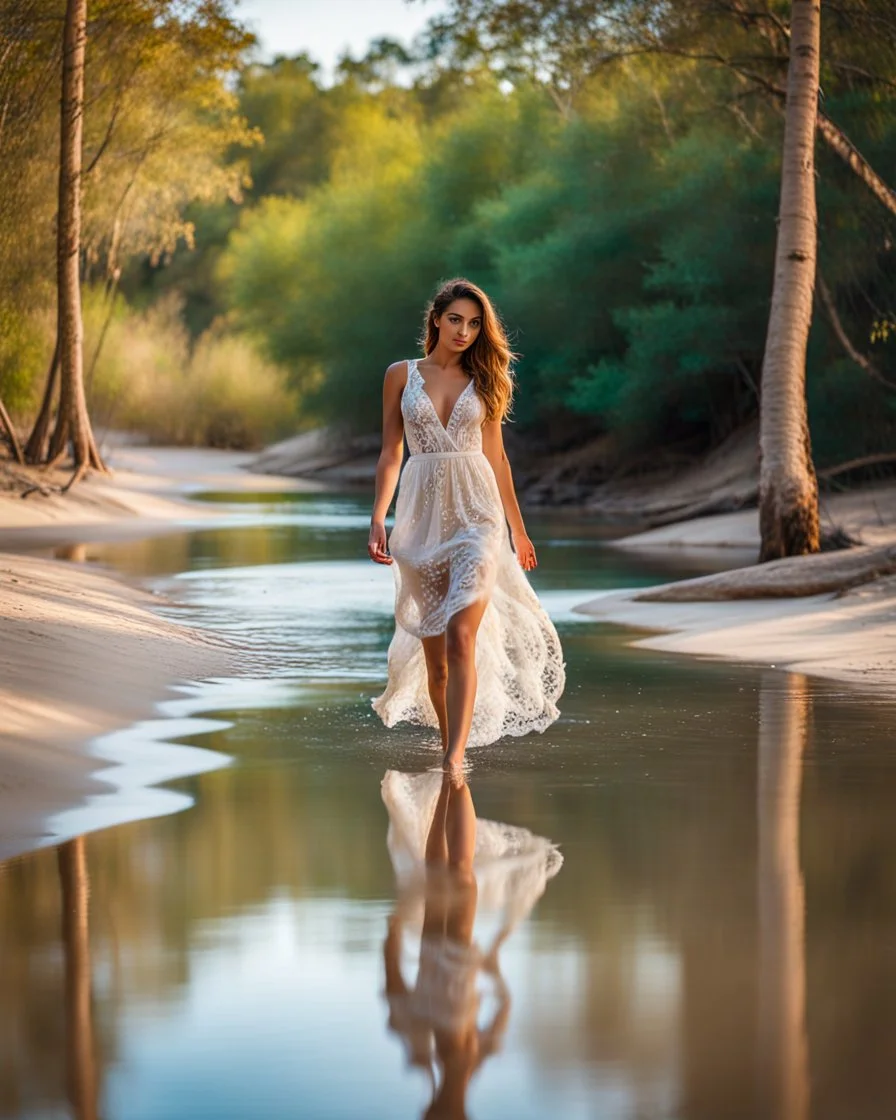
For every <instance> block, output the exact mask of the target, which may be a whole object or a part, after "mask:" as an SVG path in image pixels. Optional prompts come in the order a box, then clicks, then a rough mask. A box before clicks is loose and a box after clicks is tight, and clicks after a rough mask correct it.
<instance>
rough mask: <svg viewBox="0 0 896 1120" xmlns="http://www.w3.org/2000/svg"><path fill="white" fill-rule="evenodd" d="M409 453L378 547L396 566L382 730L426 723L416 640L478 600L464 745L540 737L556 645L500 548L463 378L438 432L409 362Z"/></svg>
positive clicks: (478, 408)
mask: <svg viewBox="0 0 896 1120" xmlns="http://www.w3.org/2000/svg"><path fill="white" fill-rule="evenodd" d="M401 412H402V416H403V418H404V430H405V436H406V437H407V441H408V448H409V450H410V453H411V454H410V457H409V458H408V461H407V463H406V464H405V467H404V471H403V473H402V476H401V485H400V487H399V493H398V500H397V502H396V507H395V526H394V528H393V530H392V533H391V535H390V537H389V550H390V552H391V554H392V556H393V558H394V560H395V563H394V564H393V565H392V570H393V572H394V574H395V636H394V637H393V639H392V642H391V644H390V646H389V656H388V665H389V679H388V683H387V685H386V690H385V692H383V694H382V695H381V696H378V697H377V698H376V699H375V700H374V701H373V707H374V710H375V711H376V712H377V714H378V715H379V716H380V717H381V719H382V720H383V722H384V723H385V724H386V726H387V727H392V726H394V725H395V724H396V723H399V722H400V721H402V720H406V721H409V722H411V723H418V724H423V725H424V726H427V727H437V726H438V721H437V719H436V713H435V709H434V708H433V706H432V703H431V701H430V699H429V692H428V689H427V681H426V662H425V659H424V656H423V646H422V645H421V643H420V639H421V638H427V637H433V636H435V635H436V634H442V633H444V631H445V629H446V627H447V624H448V620H449V618H451V616H452V615H453V614H456V613H457V612H458V611H459V610H462V609H463V608H464V607H468V606H470V605H471V604H472V603H475V602H478V601H480V600H482V599H488V606H487V608H486V611H485V614H484V616H483V619H482V623H481V625H480V627H479V632H478V636H477V642H476V670H477V675H478V687H477V691H476V704H475V707H474V710H473V725H472V728H471V730H470V738H469V745H470V746H474V747H475V746H484V745H485V744H487V743H492V742H494V741H495V740H496V739H499V738H501V736H503V735H525V734H526V733H527V732H529V731H544V729H545V728H546V727H548V726H549V725H550V724H551V723H553V722H554V720H555V719H556V718H557V716H558V715H559V712H558V710H557V700H558V698H559V697H560V694H561V693H562V692H563V686H564V684H565V672H564V666H563V653H562V650H561V648H560V640H559V638H558V637H557V631H556V630H555V628H554V625H553V623H552V622H551V620H550V618H548V616H547V613H546V612H545V610H544V608H543V607H542V606H541V604H540V603H539V601H538V597H537V596H536V594H535V592H534V591H533V590H532V588H531V586H530V585H529V581H528V580H527V578H526V576H525V573H524V572H523V569H522V568H521V567H520V564H519V562H518V560H517V558H516V555H515V554H514V552H513V549H512V548H511V545H510V536H509V534H508V531H507V523H506V521H505V519H504V511H503V507H502V505H501V496H500V494H499V492H498V484H497V482H496V480H495V475H494V472H493V471H492V468H491V464H490V463H489V461H488V459H486V457H485V455H484V454H483V452H482V422H483V419H484V417H485V407H484V405H483V403H482V401H481V399H480V398H479V396H478V395H477V393H476V391H475V388H474V386H473V382H472V381H471V382H470V384H469V385H467V387H466V388H465V389H464V391H463V392H462V393H461V395H460V397H459V398H458V400H457V403H456V404H455V406H454V410H453V412H452V413H451V416H450V417H449V418H448V424H447V426H443V425H442V422H441V421H440V420H439V417H438V415H437V414H436V410H435V406H434V405H433V403H432V401H431V400H430V398H429V395H428V394H427V392H426V389H425V387H424V383H423V376H422V375H421V373H420V371H419V370H418V369H417V362H416V360H411V361H410V362H408V380H407V384H406V385H405V388H404V392H403V393H402V397H401Z"/></svg>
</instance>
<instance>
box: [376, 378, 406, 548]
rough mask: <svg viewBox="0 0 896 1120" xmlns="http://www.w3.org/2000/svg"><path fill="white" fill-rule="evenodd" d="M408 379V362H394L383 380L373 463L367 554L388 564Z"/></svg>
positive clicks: (402, 440)
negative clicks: (389, 524) (377, 444)
mask: <svg viewBox="0 0 896 1120" xmlns="http://www.w3.org/2000/svg"><path fill="white" fill-rule="evenodd" d="M407 379H408V363H407V362H394V363H393V364H392V365H391V366H389V368H388V369H387V370H386V377H385V380H384V382H383V447H382V450H381V451H380V457H379V460H378V461H377V464H376V493H375V496H374V499H373V514H372V516H371V518H370V536H369V537H368V540H367V554H368V556H369V557H370V559H371V560H375V561H376V562H377V564H391V563H392V557H391V556H390V555H389V553H388V552H387V551H386V514H387V512H388V510H389V506H390V505H391V504H392V498H393V497H394V496H395V488H396V486H397V485H398V476H399V474H400V473H401V459H402V455H403V453H404V420H403V419H402V416H401V394H402V391H403V390H404V387H405V384H406V383H407Z"/></svg>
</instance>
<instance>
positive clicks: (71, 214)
mask: <svg viewBox="0 0 896 1120" xmlns="http://www.w3.org/2000/svg"><path fill="white" fill-rule="evenodd" d="M86 44H87V0H67V3H66V9H65V31H64V40H63V56H62V106H61V114H60V139H59V215H58V219H57V226H58V230H57V250H56V270H57V272H56V278H57V287H58V293H59V295H58V328H57V337H58V345H59V372H60V379H59V413H58V415H57V418H56V428H55V430H54V432H53V437H52V439H51V440H50V459H51V460H53V459H57V458H59V457H60V456H61V455H62V454H64V452H65V449H66V446H67V444H68V443H69V442H71V446H72V454H73V458H74V462H75V468H76V475H75V477H76V478H77V477H78V476H80V474H82V473H83V472H84V471H85V470H86V469H87V468H88V467H96V468H97V469H99V470H104V469H105V467H104V466H103V462H102V459H101V458H100V456H99V452H98V451H97V448H96V443H95V442H94V438H93V432H92V431H91V427H90V418H89V417H88V415H87V401H86V399H85V396H84V328H83V323H82V319H81V276H80V256H81V151H82V132H83V124H84V54H85V48H86Z"/></svg>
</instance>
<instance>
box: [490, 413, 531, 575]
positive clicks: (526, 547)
mask: <svg viewBox="0 0 896 1120" xmlns="http://www.w3.org/2000/svg"><path fill="white" fill-rule="evenodd" d="M482 450H483V452H484V454H485V457H486V459H488V461H489V463H491V466H492V470H493V471H494V472H495V480H496V481H497V483H498V493H499V494H500V495H501V504H502V505H503V506H504V516H505V517H506V518H507V523H508V524H509V525H510V536H511V538H512V539H513V547H514V549H515V550H516V555H517V559H518V560H519V562H520V564H522V566H523V567H524V568H525V570H526V571H527V572H531V571H532V569H533V568H534V567H535V565H536V564H537V563H538V561H537V560H536V558H535V548H534V546H533V544H532V542H531V541H530V540H529V537H528V536H527V534H526V526H525V525H524V524H523V515H522V513H520V505H519V502H518V501H517V500H516V491H515V490H514V487H513V475H512V474H511V473H510V462H509V460H508V458H507V452H506V451H505V450H504V437H503V435H502V434H501V422H500V421H499V420H487V421H486V422H485V423H484V424H483V425H482Z"/></svg>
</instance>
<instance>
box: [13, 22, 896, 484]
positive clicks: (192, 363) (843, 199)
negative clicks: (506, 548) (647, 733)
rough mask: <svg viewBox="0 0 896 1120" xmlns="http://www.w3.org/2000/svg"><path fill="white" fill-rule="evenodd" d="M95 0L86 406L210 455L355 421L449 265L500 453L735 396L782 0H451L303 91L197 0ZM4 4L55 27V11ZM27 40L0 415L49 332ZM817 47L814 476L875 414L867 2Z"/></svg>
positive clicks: (742, 362) (39, 54)
mask: <svg viewBox="0 0 896 1120" xmlns="http://www.w3.org/2000/svg"><path fill="white" fill-rule="evenodd" d="M103 2H105V0H96V3H94V4H93V5H92V11H93V16H92V21H91V28H90V33H91V35H92V36H93V39H92V42H93V49H94V52H95V53H94V55H93V60H92V61H91V56H90V54H88V71H87V81H88V106H87V116H86V118H85V127H86V130H87V133H86V135H87V140H86V146H85V168H88V169H89V170H87V172H86V175H85V228H86V230H87V231H89V232H88V234H87V236H86V238H85V250H84V261H83V275H84V277H85V281H86V285H87V291H86V293H85V336H86V346H85V369H86V370H87V375H86V376H87V381H88V395H89V399H90V402H91V407H92V410H93V414H94V420H95V423H96V424H98V425H99V427H100V428H101V429H102V428H103V427H105V426H109V425H112V426H116V427H122V426H125V427H134V426H136V427H139V428H142V429H144V430H149V431H151V434H152V435H153V437H154V438H157V439H164V438H169V439H177V440H184V441H198V442H207V443H212V444H218V445H238V446H239V445H253V444H259V443H262V442H264V441H266V440H270V439H272V438H276V437H277V436H279V435H281V434H285V433H286V432H289V431H294V430H296V429H298V428H302V427H314V426H317V425H319V424H330V423H334V422H337V423H343V424H345V425H347V426H348V427H349V428H351V429H352V430H354V431H372V430H375V429H376V427H377V425H378V423H379V398H380V388H381V379H382V371H383V369H384V368H385V366H386V365H388V364H389V362H391V361H394V360H395V359H396V358H400V357H403V356H407V355H409V354H413V353H415V352H416V349H417V334H418V331H419V327H420V324H421V322H422V310H423V306H424V304H425V302H426V300H427V298H428V297H429V295H430V294H431V293H432V291H433V289H434V288H435V286H436V285H437V283H438V281H439V280H440V279H442V278H444V277H446V276H448V275H453V274H457V273H464V274H467V275H469V276H470V277H471V279H473V280H475V281H476V282H478V283H480V284H482V285H483V286H484V287H485V288H486V289H487V290H488V291H489V292H490V293H491V294H493V296H494V298H495V300H496V302H497V304H498V306H499V308H500V310H501V311H502V313H503V315H504V318H505V320H506V322H507V325H508V327H509V328H510V330H511V332H512V335H513V338H514V346H515V348H516V350H517V351H519V353H520V354H521V355H522V356H521V359H520V362H519V365H518V368H517V377H518V380H519V385H520V392H519V395H518V403H517V406H516V409H515V414H514V420H515V430H516V432H517V434H518V438H519V442H520V445H521V446H524V447H529V448H531V449H532V450H533V451H534V450H539V451H540V450H552V451H556V450H563V449H565V448H568V447H573V446H576V445H578V444H579V443H582V442H584V441H586V440H594V439H603V438H606V440H607V441H609V446H611V447H612V456H611V464H610V469H615V467H614V466H613V464H614V463H615V464H616V465H618V464H619V463H621V462H624V461H637V460H639V458H640V459H644V458H645V457H646V458H647V459H648V460H649V459H651V458H654V457H656V456H657V455H658V454H659V453H660V452H661V451H662V450H663V449H667V450H669V452H670V453H672V452H674V453H675V454H681V455H688V456H689V455H695V454H699V453H700V452H702V451H705V450H707V449H708V448H712V447H715V446H717V445H718V444H720V443H721V442H723V441H724V440H725V439H726V438H727V437H728V436H729V435H730V434H731V433H733V432H735V431H737V430H738V429H739V428H741V427H742V426H743V425H744V424H746V423H749V422H750V421H751V420H753V419H754V418H755V417H756V415H757V402H758V395H759V393H760V391H761V384H760V383H761V373H762V358H763V350H764V343H765V335H766V329H767V324H768V312H769V301H770V295H771V280H772V274H773V263H774V246H775V232H776V218H777V210H778V193H779V184H780V170H781V147H782V135H783V117H782V103H781V97H780V90H781V89H783V85H784V82H785V79H786V65H787V53H788V24H787V20H788V18H789V4H787V3H778V2H776V0H762V2H761V3H751V4H750V5H741V4H739V3H731V4H725V5H720V4H715V3H710V2H709V0H689V2H687V3H682V4H676V5H674V6H670V5H651V4H640V3H639V4H631V3H608V2H604V0H519V2H515V3H513V4H509V3H507V2H504V0H455V2H453V3H452V4H451V5H449V8H448V10H447V14H443V15H442V16H441V17H439V18H438V19H434V20H433V22H432V24H431V25H430V30H429V32H428V34H427V35H425V36H424V38H423V40H422V41H419V42H417V43H415V44H399V43H394V42H391V41H390V40H380V41H377V42H375V43H373V44H371V47H370V50H369V51H368V53H367V54H366V55H365V56H364V57H362V58H346V59H344V60H343V62H342V64H341V65H340V66H339V67H338V68H337V71H336V73H335V76H334V79H333V81H332V82H330V83H327V82H325V81H324V80H323V78H322V76H321V73H320V71H319V70H318V68H317V67H316V65H315V63H314V62H313V61H312V60H311V59H309V58H306V57H303V56H299V57H296V58H277V59H275V60H274V61H272V62H270V63H261V62H259V61H257V59H256V58H254V56H253V55H252V53H251V43H250V41H249V38H248V37H247V36H246V35H245V34H244V33H243V32H242V31H241V30H240V28H239V25H238V22H237V21H236V20H235V17H234V12H233V11H232V9H231V6H230V5H229V4H227V3H225V2H224V0H215V2H214V3H205V4H201V5H200V4H198V3H197V4H196V5H190V4H188V5H184V4H178V5H175V4H173V3H168V2H167V0H142V2H140V3H138V2H136V0H128V2H127V3H115V4H114V5H113V4H112V3H111V0H109V2H108V4H107V9H108V10H106V9H105V8H104V7H103ZM25 7H27V8H29V10H31V9H34V10H37V11H38V14H39V13H40V12H44V16H43V17H42V18H44V19H50V18H51V15H48V14H47V13H51V14H52V13H56V14H55V15H52V18H53V19H57V18H58V12H56V9H57V8H59V4H58V3H57V2H56V0H29V3H28V4H27V5H18V6H17V7H16V11H17V12H18V11H19V10H20V9H22V8H25ZM104 12H105V16H104V15H103V13H104ZM210 13H213V14H214V18H212V15H211V14H210ZM236 15H237V16H238V10H237V12H236ZM34 18H35V19H36V20H37V23H36V24H35V26H37V27H42V26H43V23H41V21H40V19H38V18H37V16H35V17H34ZM166 19H167V20H168V21H169V23H168V25H167V27H168V31H169V32H170V31H171V29H172V28H173V27H174V26H175V24H176V26H177V28H180V29H181V30H178V33H177V34H173V33H165V26H166V25H165V20H166ZM129 20H130V21H133V28H132V30H131V31H130V33H128V31H127V28H128V27H130V26H131V25H130V24H128V23H127V21H129ZM94 21H95V22H96V26H95V27H94ZM8 25H9V18H8V17H7V16H4V39H3V42H4V44H6V46H4V47H3V49H4V50H6V51H7V53H9V42H10V38H11V33H10V32H9V31H8ZM183 29H187V30H183ZM138 32H139V33H138ZM52 42H55V31H54V35H53V36H51V37H48V40H47V44H46V46H41V43H42V40H41V39H40V37H39V36H38V37H37V39H35V38H34V34H32V37H31V38H29V39H28V40H27V42H26V45H25V46H19V47H17V48H16V50H14V51H13V52H12V53H13V54H14V55H15V57H16V59H17V61H16V63H15V65H16V68H17V69H16V71H15V74H13V73H12V72H11V71H10V70H9V69H8V64H7V63H6V62H4V63H3V66H2V78H0V88H2V91H3V92H2V94H0V96H2V98H3V99H4V103H5V104H7V105H11V106H12V110H10V111H8V112H6V114H5V115H4V116H3V120H4V122H10V121H12V122H13V123H14V124H15V127H14V128H12V130H11V125H10V124H9V123H4V127H3V131H2V133H0V148H2V152H3V156H4V159H3V160H2V161H0V177H2V178H3V184H2V186H3V189H2V190H0V199H2V202H0V287H2V291H3V294H4V300H3V304H2V306H3V311H2V315H3V317H4V324H3V327H4V329H3V331H2V332H0V395H2V396H4V397H5V398H6V399H7V402H8V403H9V404H11V405H13V406H14V408H15V412H16V415H17V416H19V417H22V418H27V416H28V415H29V414H31V413H33V411H34V409H35V408H36V405H37V403H38V399H39V396H40V392H41V390H42V387H43V381H44V378H45V375H46V370H47V367H48V365H49V362H50V358H51V356H52V349H53V332H52V329H51V319H52V315H53V310H54V302H53V300H54V296H53V293H52V285H51V280H52V258H51V254H52V228H53V201H52V179H53V173H54V167H53V161H54V159H55V148H54V146H53V143H52V142H51V141H49V140H48V139H47V137H48V136H49V135H50V133H51V132H52V128H53V124H54V122H53V114H54V112H55V109H56V106H55V104H54V98H55V97H56V96H57V95H56V92H55V91H56V85H55V80H56V79H55V68H57V67H58V58H56V56H54V54H53V49H54V48H53V47H52ZM123 43H124V44H126V45H122V44H123ZM821 59H822V77H821V82H822V88H823V94H824V97H823V101H822V125H821V126H820V128H821V131H820V133H819V137H820V140H819V143H818V146H817V158H818V210H819V276H820V277H821V278H822V279H823V282H824V287H823V289H819V288H818V286H817V288H816V299H815V306H814V313H813V322H812V328H811V333H810V338H809V351H808V360H807V363H808V369H807V374H808V376H807V395H808V400H809V416H810V426H811V431H812V441H813V450H814V453H815V458H816V462H817V464H818V466H819V468H820V469H821V470H822V473H823V472H824V470H825V469H829V468H831V467H835V466H837V465H839V464H842V463H843V462H845V461H849V460H856V459H858V460H863V459H866V458H867V457H869V456H884V455H886V454H887V453H889V452H891V451H892V449H893V446H894V435H896V392H894V387H893V386H894V385H896V360H894V346H896V337H894V331H896V275H894V271H896V270H894V248H893V243H894V234H896V215H894V212H893V208H891V207H890V206H889V205H888V195H887V191H888V189H889V188H888V187H887V184H892V183H893V182H894V181H896V81H894V78H893V75H894V73H896V67H894V65H893V62H894V59H896V18H894V17H893V15H892V12H891V11H890V6H889V5H888V4H886V3H884V2H883V0H874V2H872V0H862V2H857V3H855V4H851V5H850V6H849V9H846V8H842V7H839V6H838V7H836V8H830V9H829V8H828V6H827V5H822V53H821ZM51 78H52V80H50V79H51ZM91 83H92V85H91ZM91 90H92V92H91ZM41 98H42V99H43V100H41ZM824 122H828V125H829V131H830V135H829V136H827V137H826V136H825V135H824V134H823V130H824V128H825V127H828V126H827V125H825V124H824ZM846 143H848V145H849V147H848V148H844V144H846ZM850 153H855V154H854V156H853V155H851V154H850ZM91 165H93V166H91ZM48 262H49V263H48ZM822 292H823V293H825V294H824V298H822ZM7 294H9V295H10V298H9V299H7V298H6V296H7ZM101 339H102V340H103V342H102V346H101V347H99V343H100V340H101ZM891 383H892V384H891ZM864 469H865V470H866V471H867V470H868V469H880V468H879V467H872V468H867V467H866V468H864ZM846 477H848V475H847V476H846Z"/></svg>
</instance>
